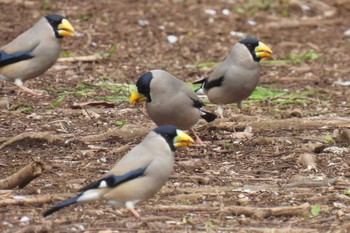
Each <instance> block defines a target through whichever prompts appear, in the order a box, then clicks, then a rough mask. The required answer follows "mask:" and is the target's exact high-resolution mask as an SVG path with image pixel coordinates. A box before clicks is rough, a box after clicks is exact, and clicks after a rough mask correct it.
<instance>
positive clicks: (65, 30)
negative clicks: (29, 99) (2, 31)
mask: <svg viewBox="0 0 350 233" xmlns="http://www.w3.org/2000/svg"><path fill="white" fill-rule="evenodd" d="M66 36H74V28H73V26H72V25H71V23H70V22H69V21H68V20H67V19H66V18H64V17H63V16H61V15H48V16H45V17H42V18H41V19H40V20H39V21H38V22H37V23H36V24H34V26H33V27H31V28H29V29H28V30H27V31H25V32H23V33H22V34H21V35H19V36H18V37H17V38H16V39H14V40H13V41H12V42H10V43H9V44H7V45H5V46H3V47H1V48H0V80H6V81H9V82H12V83H14V84H16V85H17V86H18V87H19V88H20V89H21V90H22V91H24V92H27V93H30V94H32V95H40V94H38V93H36V92H34V91H33V90H31V89H29V88H27V87H25V86H24V85H23V84H24V82H25V81H27V80H29V79H33V78H35V77H38V76H39V75H41V74H43V73H44V72H45V71H46V70H48V69H49V68H50V67H51V66H52V65H54V64H55V62H56V61H57V59H58V57H59V54H60V51H61V41H62V38H63V37H66Z"/></svg>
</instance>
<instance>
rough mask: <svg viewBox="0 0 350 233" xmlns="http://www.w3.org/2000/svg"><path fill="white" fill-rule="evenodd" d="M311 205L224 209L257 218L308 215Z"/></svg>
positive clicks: (231, 207)
mask: <svg viewBox="0 0 350 233" xmlns="http://www.w3.org/2000/svg"><path fill="white" fill-rule="evenodd" d="M310 209H311V206H310V204H309V203H304V204H302V205H299V206H284V207H275V208H258V207H243V206H230V207H225V208H224V209H223V211H224V212H229V213H231V214H234V215H242V214H243V215H245V216H250V217H255V218H267V217H271V216H274V217H279V216H286V217H291V216H306V215H307V214H309V213H310Z"/></svg>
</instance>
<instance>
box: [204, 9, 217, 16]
mask: <svg viewBox="0 0 350 233" xmlns="http://www.w3.org/2000/svg"><path fill="white" fill-rule="evenodd" d="M204 13H206V14H208V15H216V10H213V9H205V10H204Z"/></svg>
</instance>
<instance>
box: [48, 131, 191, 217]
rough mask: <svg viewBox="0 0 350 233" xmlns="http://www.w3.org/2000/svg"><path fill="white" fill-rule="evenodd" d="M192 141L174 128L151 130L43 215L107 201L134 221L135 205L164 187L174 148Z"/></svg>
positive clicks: (137, 214) (136, 215)
mask: <svg viewBox="0 0 350 233" xmlns="http://www.w3.org/2000/svg"><path fill="white" fill-rule="evenodd" d="M193 142H194V141H193V139H192V138H191V137H190V136H189V135H187V134H186V133H185V132H183V131H181V130H179V129H177V128H176V127H175V126H173V125H162V126H159V127H157V128H155V129H153V130H152V131H151V132H150V133H149V134H148V135H147V136H146V137H145V138H144V139H143V140H142V141H141V142H140V143H139V144H138V145H136V146H135V147H134V148H133V149H132V150H130V151H129V152H128V153H127V154H126V155H125V156H124V157H122V158H121V159H120V160H119V161H118V162H117V163H116V164H115V166H114V167H113V168H112V169H111V170H110V171H109V172H108V173H107V174H106V175H105V176H104V177H103V178H101V179H100V180H97V181H96V182H93V183H92V184H90V185H88V186H86V187H85V188H83V189H82V190H81V193H80V194H78V195H76V196H74V197H72V198H70V199H68V200H65V201H63V202H61V203H59V204H57V205H55V206H53V207H52V208H50V209H49V210H47V211H45V212H44V213H43V216H44V217H47V216H49V215H51V214H53V213H54V212H56V211H58V210H60V209H62V208H64V207H67V206H70V205H72V204H76V203H84V202H92V201H97V200H107V201H110V202H111V203H112V204H115V205H116V206H118V207H126V208H127V209H129V210H130V212H131V213H132V214H133V215H134V216H135V217H137V218H139V217H140V214H139V213H138V212H137V211H136V210H135V205H136V204H138V203H140V202H143V201H146V200H148V199H149V198H151V197H152V196H154V195H155V194H156V193H157V192H158V191H159V190H160V189H161V188H162V186H164V185H165V183H166V181H167V180H168V178H169V176H170V175H171V172H172V170H173V165H174V154H175V150H176V148H179V147H186V146H191V145H192V144H193Z"/></svg>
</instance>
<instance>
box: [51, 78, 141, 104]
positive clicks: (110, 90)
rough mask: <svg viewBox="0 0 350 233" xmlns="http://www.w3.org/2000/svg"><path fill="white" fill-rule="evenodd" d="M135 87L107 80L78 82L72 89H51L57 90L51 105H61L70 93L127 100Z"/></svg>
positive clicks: (92, 97) (112, 100)
mask: <svg viewBox="0 0 350 233" xmlns="http://www.w3.org/2000/svg"><path fill="white" fill-rule="evenodd" d="M135 88H136V87H135V85H133V84H114V83H109V82H107V81H102V82H100V83H98V84H90V83H79V84H77V85H76V87H75V88H74V89H69V90H68V89H59V90H53V91H56V92H57V94H58V98H57V99H56V100H55V101H53V102H52V103H51V105H52V106H53V107H59V106H61V105H62V104H63V103H64V101H65V100H66V97H67V96H70V95H79V96H83V97H85V98H87V99H90V100H101V101H108V102H123V101H129V97H130V94H131V92H132V91H133V90H134V89H135ZM100 93H101V94H100Z"/></svg>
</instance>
